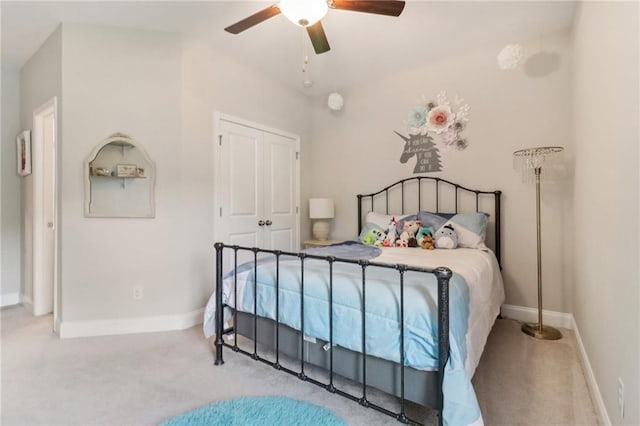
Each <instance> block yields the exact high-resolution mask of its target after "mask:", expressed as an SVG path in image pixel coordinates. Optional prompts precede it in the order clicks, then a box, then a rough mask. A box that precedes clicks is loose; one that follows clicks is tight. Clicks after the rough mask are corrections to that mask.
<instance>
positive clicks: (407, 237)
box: [396, 220, 422, 247]
mask: <svg viewBox="0 0 640 426" xmlns="http://www.w3.org/2000/svg"><path fill="white" fill-rule="evenodd" d="M421 225H422V222H420V221H419V220H406V221H405V222H404V224H403V225H402V233H401V234H400V239H399V240H397V241H396V247H418V242H417V240H416V237H415V236H416V233H417V232H418V231H419V230H420V226H421Z"/></svg>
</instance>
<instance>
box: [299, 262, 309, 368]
mask: <svg viewBox="0 0 640 426" xmlns="http://www.w3.org/2000/svg"><path fill="white" fill-rule="evenodd" d="M299 256H300V373H298V378H299V379H300V380H307V375H306V374H304V258H305V257H306V255H305V254H304V253H300V255H299Z"/></svg>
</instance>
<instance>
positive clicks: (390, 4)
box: [329, 0, 404, 16]
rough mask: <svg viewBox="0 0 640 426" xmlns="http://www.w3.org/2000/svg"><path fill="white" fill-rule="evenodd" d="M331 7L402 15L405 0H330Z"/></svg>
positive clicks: (378, 13) (377, 13)
mask: <svg viewBox="0 0 640 426" xmlns="http://www.w3.org/2000/svg"><path fill="white" fill-rule="evenodd" d="M329 7H332V8H333V9H340V10H350V11H352V12H366V13H375V14H376V15H387V16H400V14H401V13H402V11H403V10H404V1H399V0H398V1H396V0H332V1H331V0H330V1H329Z"/></svg>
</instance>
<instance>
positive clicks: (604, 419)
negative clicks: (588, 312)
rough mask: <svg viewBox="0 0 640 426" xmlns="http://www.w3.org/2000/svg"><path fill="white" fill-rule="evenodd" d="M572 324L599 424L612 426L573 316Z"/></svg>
mask: <svg viewBox="0 0 640 426" xmlns="http://www.w3.org/2000/svg"><path fill="white" fill-rule="evenodd" d="M571 322H572V323H573V332H574V333H575V335H576V341H577V342H578V348H579V349H580V358H581V359H582V366H583V367H584V375H585V378H586V379H587V386H588V387H589V391H590V392H591V399H592V401H593V404H594V405H595V409H596V414H597V415H598V418H599V419H600V422H599V424H601V425H603V426H611V419H609V413H607V407H605V405H604V400H603V399H602V394H601V393H600V388H599V387H598V382H597V381H596V376H595V374H593V370H592V369H591V363H590V362H589V357H588V356H587V351H586V350H585V348H584V344H583V343H582V337H580V331H579V330H578V325H577V324H576V320H575V318H574V317H573V315H571Z"/></svg>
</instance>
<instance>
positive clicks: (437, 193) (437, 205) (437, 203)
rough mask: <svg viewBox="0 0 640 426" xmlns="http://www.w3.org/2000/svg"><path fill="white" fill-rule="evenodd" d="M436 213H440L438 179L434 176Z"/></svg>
mask: <svg viewBox="0 0 640 426" xmlns="http://www.w3.org/2000/svg"><path fill="white" fill-rule="evenodd" d="M436 213H440V179H437V178H436Z"/></svg>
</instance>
